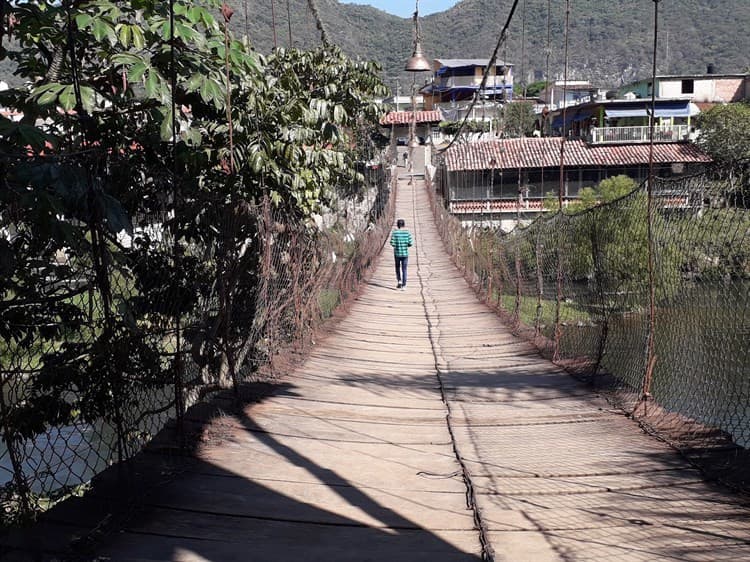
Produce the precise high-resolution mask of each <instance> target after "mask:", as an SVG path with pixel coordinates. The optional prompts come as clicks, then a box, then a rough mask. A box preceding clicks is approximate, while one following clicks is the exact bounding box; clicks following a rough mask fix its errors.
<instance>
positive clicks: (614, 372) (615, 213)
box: [430, 165, 750, 490]
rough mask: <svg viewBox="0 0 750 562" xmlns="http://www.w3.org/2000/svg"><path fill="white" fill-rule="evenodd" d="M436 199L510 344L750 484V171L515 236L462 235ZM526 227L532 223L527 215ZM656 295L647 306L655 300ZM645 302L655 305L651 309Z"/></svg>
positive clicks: (479, 223) (466, 231) (451, 243)
mask: <svg viewBox="0 0 750 562" xmlns="http://www.w3.org/2000/svg"><path fill="white" fill-rule="evenodd" d="M440 182H441V177H440V175H439V172H438V173H437V174H436V177H435V179H434V185H433V189H431V190H430V191H431V194H432V196H433V198H432V204H433V210H434V213H435V217H436V220H437V223H438V227H439V230H440V232H441V236H442V237H443V239H444V241H445V243H446V247H447V248H448V250H449V252H451V254H452V255H453V256H454V259H455V261H456V263H457V265H459V267H461V268H462V269H463V270H464V272H465V274H466V276H467V278H468V280H469V281H470V282H471V283H472V284H473V285H474V287H475V288H476V289H477V291H478V292H479V293H480V294H481V295H482V296H483V297H484V298H485V299H486V300H487V301H488V302H489V303H490V304H492V305H493V306H496V307H497V310H498V312H499V313H500V314H501V316H503V317H504V318H506V319H507V321H508V322H509V324H510V325H511V326H513V328H514V330H515V331H516V333H517V334H519V335H522V336H524V337H527V338H529V339H531V340H533V341H534V342H535V343H536V345H537V346H538V347H539V349H540V350H541V351H542V352H543V353H544V354H546V355H547V356H548V357H550V358H552V359H553V360H555V361H556V362H558V363H559V364H560V365H563V366H565V367H566V368H568V369H569V370H570V371H571V372H574V373H577V374H578V375H580V376H583V377H584V378H586V379H587V380H589V381H590V382H592V383H594V384H596V385H597V386H599V387H600V388H602V389H603V390H606V391H608V392H607V395H608V396H609V397H610V399H611V400H612V401H613V402H614V403H616V404H617V405H618V406H620V407H621V408H623V409H624V410H625V411H626V412H627V413H629V414H632V415H633V416H634V417H635V418H636V419H638V420H639V421H640V422H641V424H642V425H643V427H644V428H646V429H647V430H648V431H651V432H653V433H655V434H657V435H658V436H660V437H661V438H663V439H665V440H667V441H669V442H670V443H672V444H673V445H675V446H676V447H677V448H678V449H680V450H682V451H683V452H684V453H686V454H687V455H688V456H689V457H691V458H693V459H694V460H695V461H696V462H699V463H700V464H702V465H703V466H704V468H706V469H708V470H710V471H711V473H712V474H713V475H715V476H719V477H722V478H724V479H725V480H727V481H731V482H733V483H734V484H736V485H738V486H740V487H741V488H743V489H745V490H746V489H748V484H750V476H749V474H750V470H748V467H750V463H748V460H747V459H748V455H747V448H748V445H749V444H750V376H749V375H748V373H749V371H748V369H749V367H750V355H749V351H748V350H749V349H750V211H748V202H749V201H750V199H748V195H749V194H750V184H749V183H748V175H747V166H746V165H743V166H739V167H737V168H733V169H728V168H718V167H717V168H713V169H710V170H707V171H705V172H702V173H699V174H696V175H692V176H684V177H681V178H671V179H659V178H655V180H654V183H653V187H652V189H651V190H649V186H648V182H646V183H644V184H643V185H641V186H639V187H636V188H635V189H633V190H631V191H629V192H628V193H626V194H624V195H623V196H620V197H617V198H614V199H613V200H610V201H602V199H598V200H596V201H592V202H590V203H589V204H588V205H586V204H584V203H583V202H581V203H579V204H578V205H571V206H570V207H568V208H567V209H566V210H565V211H564V212H554V207H555V205H554V203H555V201H554V200H552V201H549V200H548V201H547V202H545V205H546V206H548V207H549V208H550V212H548V213H545V214H542V215H541V216H539V218H537V219H536V220H533V221H530V220H521V214H520V212H519V215H518V218H517V221H518V222H517V226H516V227H515V228H513V229H512V230H511V231H510V232H507V231H506V230H504V229H502V228H498V227H497V226H492V225H491V224H490V223H489V222H488V221H487V220H481V219H482V217H481V216H480V217H474V218H475V220H474V221H473V225H472V223H469V224H467V223H466V222H465V223H464V224H463V225H462V223H461V222H460V220H459V219H458V218H457V217H456V216H454V215H451V214H450V213H449V211H448V210H447V209H446V208H445V205H444V204H443V202H442V201H441V200H440V199H439V197H438V196H437V193H440V192H442V190H443V189H444V188H443V187H442V186H441V184H440ZM523 218H524V219H528V217H527V216H525V215H524V216H523ZM652 292H653V293H652ZM652 303H653V304H652Z"/></svg>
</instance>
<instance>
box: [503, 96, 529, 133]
mask: <svg viewBox="0 0 750 562" xmlns="http://www.w3.org/2000/svg"><path fill="white" fill-rule="evenodd" d="M535 123H536V115H535V114H534V104H533V103H531V102H527V101H521V102H511V103H507V104H505V105H504V106H503V135H504V136H505V137H510V138H517V137H528V136H531V134H532V133H533V132H534V124H535Z"/></svg>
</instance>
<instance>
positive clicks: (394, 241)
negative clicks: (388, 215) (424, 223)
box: [391, 219, 412, 291]
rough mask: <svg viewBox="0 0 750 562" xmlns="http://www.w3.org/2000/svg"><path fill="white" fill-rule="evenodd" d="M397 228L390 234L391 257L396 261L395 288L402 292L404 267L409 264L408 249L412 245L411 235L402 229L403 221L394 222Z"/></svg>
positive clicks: (404, 224) (404, 275)
mask: <svg viewBox="0 0 750 562" xmlns="http://www.w3.org/2000/svg"><path fill="white" fill-rule="evenodd" d="M396 226H397V227H398V228H397V229H396V230H394V231H393V234H391V246H393V257H394V259H395V261H396V282H397V283H398V284H397V285H396V287H397V288H398V289H401V290H402V291H403V290H404V289H405V288H406V267H407V266H408V264H409V247H410V246H411V245H412V240H411V233H410V232H409V231H408V230H406V229H405V228H404V226H406V222H405V221H404V219H398V220H397V221H396Z"/></svg>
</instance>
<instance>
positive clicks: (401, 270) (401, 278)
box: [395, 256, 409, 285]
mask: <svg viewBox="0 0 750 562" xmlns="http://www.w3.org/2000/svg"><path fill="white" fill-rule="evenodd" d="M395 258H396V281H398V283H399V285H406V266H407V265H409V256H403V257H401V256H395Z"/></svg>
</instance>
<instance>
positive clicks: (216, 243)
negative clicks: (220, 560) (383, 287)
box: [0, 151, 395, 524]
mask: <svg viewBox="0 0 750 562" xmlns="http://www.w3.org/2000/svg"><path fill="white" fill-rule="evenodd" d="M100 156H101V155H98V154H96V152H95V151H92V152H90V153H89V154H86V155H83V156H73V157H69V158H67V160H66V163H67V164H68V165H69V166H68V167H67V169H68V170H69V171H70V170H77V169H78V170H80V171H81V172H82V173H83V171H84V170H96V169H97V167H96V166H95V163H96V161H97V160H98V159H99V157H100ZM387 157H388V156H387V155H385V154H383V155H380V154H379V153H373V154H372V155H371V158H369V159H368V161H366V162H363V163H362V165H361V170H360V172H361V176H360V181H363V185H357V186H354V185H352V186H344V187H343V188H340V189H339V191H340V192H341V193H342V195H341V196H340V197H339V198H338V199H337V200H335V201H334V202H333V203H332V204H331V206H330V207H329V208H327V209H326V212H325V213H324V214H322V215H320V216H319V217H318V218H319V222H320V224H318V225H317V226H312V225H310V224H306V223H304V222H301V221H300V220H299V217H298V216H292V215H290V214H289V212H288V211H286V212H285V211H284V210H283V208H282V207H278V206H275V205H273V204H272V203H271V202H270V201H269V198H268V197H266V198H265V199H263V200H260V201H257V202H255V203H253V202H248V201H244V202H240V201H238V202H234V203H232V202H227V201H225V200H223V199H222V198H221V197H220V196H218V195H217V196H215V197H213V200H212V198H211V196H208V198H207V199H205V200H202V201H201V202H200V209H198V208H194V205H195V204H197V202H193V203H191V202H188V201H177V200H174V199H172V200H170V201H169V202H164V203H163V204H162V206H161V209H160V210H155V209H151V210H150V211H149V212H146V209H145V207H146V206H145V205H144V206H142V208H143V212H141V213H139V214H137V215H136V216H134V217H133V229H132V235H128V234H126V233H125V231H122V232H121V233H120V235H118V236H117V237H116V238H114V237H111V236H107V237H105V236H103V235H102V229H103V225H104V223H105V222H106V221H108V220H109V221H112V220H114V219H113V217H111V216H110V217H106V216H103V215H101V214H97V213H96V212H94V211H93V210H92V212H91V213H90V214H88V215H82V216H80V217H75V218H73V217H58V218H59V220H58V221H56V222H54V223H51V224H50V225H49V228H58V229H68V231H69V232H68V234H69V236H67V237H66V239H68V240H70V241H74V240H77V244H72V243H71V244H70V245H67V246H63V245H55V244H51V243H49V239H46V238H45V235H44V233H40V232H35V231H32V229H31V226H30V225H32V224H37V225H38V224H39V223H38V222H36V223H33V222H32V221H31V220H29V219H30V218H31V217H29V216H28V215H27V213H31V212H35V210H34V209H33V208H32V207H24V206H22V205H19V206H14V205H13V204H9V205H7V206H5V207H4V209H3V211H2V214H1V215H0V262H3V263H2V268H3V270H4V271H6V272H10V271H12V272H13V275H12V276H11V277H9V278H6V280H7V281H8V282H10V281H11V280H12V281H13V287H12V288H9V287H4V290H5V289H7V290H5V297H4V298H3V300H2V303H0V315H2V319H3V325H7V326H10V327H11V328H13V329H14V337H13V338H6V337H3V338H2V339H0V377H1V378H0V380H1V381H2V389H3V392H2V393H1V395H0V409H1V411H0V417H1V418H2V422H3V427H2V432H3V442H2V445H0V503H2V513H3V523H6V524H7V523H9V522H13V521H15V520H17V519H18V518H20V517H24V516H28V515H29V514H32V513H35V512H38V511H41V510H44V509H47V508H48V507H50V506H51V505H52V504H54V503H55V502H56V501H57V500H59V499H61V498H63V497H66V496H68V495H70V494H71V493H78V492H81V491H83V489H84V488H85V487H86V485H87V483H88V482H89V481H90V480H91V479H92V477H93V476H95V475H96V474H97V473H99V472H100V471H102V470H103V469H105V468H106V467H108V466H110V465H112V464H115V463H117V462H120V461H123V460H126V459H128V458H131V457H132V456H134V455H135V454H136V453H137V452H138V451H140V450H141V449H142V448H143V447H144V445H145V444H147V443H149V442H150V441H151V440H152V439H153V438H154V436H155V435H156V434H157V433H158V432H159V431H160V430H162V429H163V428H164V427H165V426H166V425H167V424H168V423H170V420H176V428H177V432H178V434H181V433H182V432H183V427H182V417H183V415H184V413H185V410H186V409H187V408H188V407H190V406H191V405H192V404H195V403H196V402H197V401H199V400H200V399H202V398H203V397H205V396H206V395H208V394H209V393H211V392H212V391H218V390H222V389H228V388H230V389H231V388H235V389H237V387H238V385H240V384H241V383H243V382H245V381H252V380H258V379H261V378H265V379H267V378H268V377H273V376H274V375H275V374H277V371H275V370H274V360H275V358H276V357H278V356H279V355H280V354H282V353H284V352H287V351H289V350H291V351H296V352H300V351H304V349H305V347H306V346H308V345H309V344H310V342H311V341H312V336H313V335H314V332H315V330H316V328H318V327H319V326H320V325H321V323H322V322H323V321H324V320H325V319H327V318H328V317H330V316H331V315H332V313H333V311H334V309H335V308H336V307H337V306H338V305H340V304H341V303H343V302H345V301H346V300H347V298H348V297H349V296H351V295H352V294H353V293H354V292H355V291H357V289H358V285H359V282H360V281H361V280H362V279H363V277H364V276H365V275H366V274H367V271H368V269H369V268H370V266H371V264H372V262H373V259H374V258H375V257H376V256H377V254H378V253H379V252H380V250H381V248H382V245H383V243H384V240H385V238H386V237H387V235H388V233H389V230H390V225H391V223H392V221H393V201H394V198H393V197H392V190H393V189H394V187H395V178H394V174H393V173H392V170H393V169H395V168H391V167H390V166H389V163H388V161H387ZM45 158H47V159H48V160H52V159H54V160H60V159H65V157H59V158H58V157H49V156H48V157H45ZM76 159H77V160H76ZM57 164H60V162H59V161H58V162H57ZM28 165H29V162H28V161H24V160H22V159H15V160H4V161H3V162H2V168H3V172H5V173H6V174H7V177H8V178H10V182H9V183H10V184H12V181H13V178H14V177H16V175H17V174H23V173H24V169H28ZM98 169H99V170H101V168H98ZM71 173H72V172H71ZM361 178H364V179H363V180H362V179H361ZM46 179H49V178H46ZM89 179H90V176H89ZM93 181H98V180H93ZM84 184H85V181H84ZM100 187H101V186H99V187H95V188H96V189H99V188H100ZM93 188H94V187H92V189H93ZM16 195H18V194H16ZM11 199H12V198H11ZM175 201H177V203H178V204H173V203H175ZM188 224H189V225H192V227H195V228H196V229H198V230H199V231H200V230H201V229H210V231H211V235H210V236H206V237H203V238H201V237H199V236H193V237H191V238H189V240H190V241H189V242H188V241H187V240H188V238H186V237H184V236H178V237H176V236H175V232H180V231H181V229H183V228H185V226H186V225H188ZM110 226H111V222H110ZM110 231H111V228H110ZM55 239H56V240H57V239H59V237H56V238H55ZM10 255H12V256H14V257H13V259H14V260H15V262H16V264H15V265H17V264H20V263H25V264H27V265H28V267H30V268H33V269H29V270H24V269H23V268H16V267H15V265H14V264H13V263H6V262H7V259H6V258H8V256H10ZM24 325H26V326H27V328H28V329H27V330H25V332H24V331H23V330H21V328H22V327H23V326H24ZM19 331H20V332H23V333H25V336H23V337H19V336H18V335H17V334H18V333H19ZM66 408H67V410H66ZM70 409H75V410H76V411H70ZM71 420H72V421H71Z"/></svg>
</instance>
